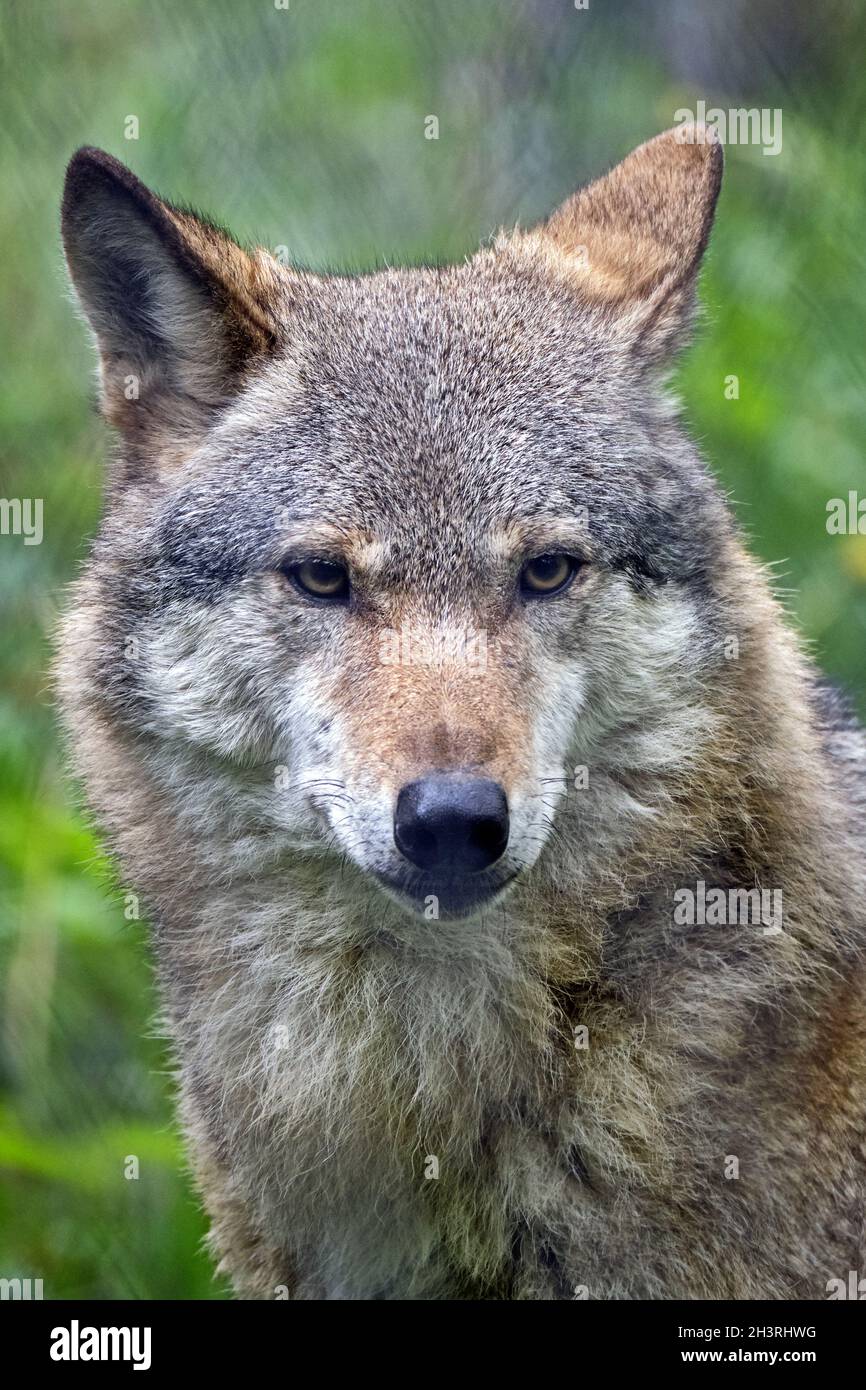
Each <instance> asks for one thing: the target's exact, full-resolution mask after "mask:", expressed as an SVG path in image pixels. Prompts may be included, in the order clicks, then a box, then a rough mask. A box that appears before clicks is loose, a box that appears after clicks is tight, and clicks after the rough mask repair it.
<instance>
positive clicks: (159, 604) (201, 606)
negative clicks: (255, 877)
mask: <svg viewBox="0 0 866 1390" xmlns="http://www.w3.org/2000/svg"><path fill="white" fill-rule="evenodd" d="M721 164H722V156H721V150H720V147H719V145H718V143H717V142H716V141H715V139H714V138H713V136H712V134H711V133H710V132H707V131H703V130H702V129H700V128H692V129H691V130H688V129H687V130H683V129H682V128H680V129H679V130H678V131H676V132H670V133H668V134H666V135H662V136H659V137H658V138H657V139H655V140H652V141H650V142H649V143H648V144H646V145H643V146H641V147H640V148H639V149H638V150H636V151H635V152H634V153H633V154H631V155H630V156H629V157H628V158H627V159H626V160H625V161H624V162H623V163H622V164H621V165H619V166H618V167H617V168H616V169H614V170H613V172H612V173H610V174H608V175H607V176H606V177H604V178H602V179H600V180H598V181H597V182H595V183H593V184H591V185H589V186H588V187H587V188H584V189H582V190H581V191H579V192H578V193H577V194H575V195H574V196H573V197H572V198H570V199H569V200H568V201H567V202H566V203H565V204H564V205H563V206H562V207H561V208H560V209H559V210H558V211H557V212H556V213H554V215H553V216H552V217H550V218H549V219H548V220H547V221H546V222H544V223H543V224H542V225H540V226H537V227H535V228H534V229H532V230H529V231H521V230H517V231H515V232H514V233H512V234H510V235H505V234H503V235H500V237H499V238H498V239H497V240H496V241H495V242H494V243H493V244H492V245H491V246H489V247H485V248H484V249H482V250H481V251H479V252H478V254H476V255H475V256H474V257H472V258H471V259H470V260H468V261H467V262H466V263H465V264H463V265H460V266H457V267H452V268H444V269H443V268H430V267H422V268H418V269H409V270H386V271H381V272H376V273H371V274H367V275H363V276H357V277H354V276H353V277H349V276H340V275H318V274H313V273H309V272H306V271H303V270H299V269H292V268H287V267H285V266H283V265H281V264H280V263H279V262H278V261H277V260H275V259H274V258H273V257H271V256H270V255H269V254H268V253H266V252H265V251H262V250H256V251H254V252H252V253H248V252H247V251H246V250H244V249H242V248H241V247H240V246H239V245H237V244H236V243H235V242H234V241H233V240H231V239H230V238H229V237H228V236H227V235H226V234H225V233H223V232H222V231H220V230H219V229H217V228H216V227H214V226H213V225H211V224H209V223H207V222H204V221H202V220H201V219H200V218H198V217H197V216H195V215H193V214H192V213H190V212H188V211H182V210H180V209H178V208H176V207H173V206H171V205H170V204H168V203H166V202H164V201H162V200H161V199H159V198H157V197H156V196H155V195H154V194H153V193H151V192H150V191H149V190H147V189H146V188H145V187H144V186H143V185H142V184H141V183H139V182H138V180H137V179H135V178H134V177H133V176H132V174H130V173H129V171H128V170H126V169H125V168H123V166H122V165H120V164H118V163H117V162H116V161H115V160H114V159H112V158H111V157H110V156H108V155H105V154H103V153H100V152H99V151H95V150H88V149H85V150H81V151H80V152H79V153H78V154H76V155H75V157H74V158H73V160H72V162H71V164H70V166H69V172H68V177H67V185H66V192H65V198H64V204H63V236H64V243H65V248H66V254H67V258H68V263H69V268H70V273H71V276H72V279H73V282H74V284H75V287H76V289H77V292H78V295H79V298H80V301H81V304H82V306H83V308H84V311H85V313H86V315H87V318H88V320H89V322H90V324H91V326H92V328H93V331H94V333H95V336H96V340H97V344H98V348H99V354H100V360H101V394H102V403H103V409H104V413H105V415H106V417H107V418H108V420H109V421H110V422H111V423H112V424H113V425H114V426H115V427H116V429H117V431H118V436H119V441H120V447H119V450H118V455H117V458H116V460H115V462H114V464H113V468H112V473H111V477H110V484H109V488H108V502H107V508H106V516H105V521H104V524H103V528H102V532H101V535H100V537H99V539H98V541H97V543H96V546H95V549H94V553H93V557H92V560H91V562H90V565H89V568H88V571H87V573H86V575H85V578H84V580H83V581H82V584H81V586H80V589H79V603H78V610H79V612H80V613H81V614H83V613H84V612H89V613H90V614H91V620H90V621H88V622H87V623H86V624H85V623H83V621H82V625H81V626H79V628H78V629H77V630H76V629H75V627H74V623H73V626H72V627H71V628H70V637H69V639H68V643H67V645H68V655H67V670H69V669H70V667H73V666H74V667H75V668H76V670H75V674H74V682H76V683H78V685H79V687H80V688H84V687H85V686H86V702H87V707H88V709H89V710H90V711H91V712H92V713H93V714H94V716H95V717H98V718H99V719H100V720H101V721H103V722H104V723H105V724H106V725H108V724H110V725H111V726H112V727H114V728H118V729H120V730H122V731H124V735H125V737H127V739H128V741H129V744H130V746H131V747H134V749H135V754H136V757H137V758H139V759H140V760H141V762H142V764H143V765H146V767H147V771H148V775H149V776H150V777H151V778H152V779H154V780H155V782H156V783H157V784H158V786H159V787H160V789H161V795H162V796H163V797H164V799H165V803H166V805H167V806H170V807H171V808H172V813H173V814H174V815H175V816H176V817H179V818H181V819H183V820H184V822H185V823H186V824H188V825H193V826H194V827H195V829H196V834H197V835H198V837H199V839H200V840H204V841H208V840H210V841H212V842H213V844H214V845H215V847H216V849H215V854H216V853H217V852H218V854H219V857H220V859H221V862H222V863H223V864H224V865H225V866H226V871H227V872H235V871H237V870H239V869H243V870H244V871H249V870H251V869H253V870H254V869H255V868H256V866H257V865H259V864H262V865H263V864H265V863H268V864H273V863H274V862H277V861H280V859H281V857H285V856H286V855H287V854H289V853H297V854H299V855H303V856H306V857H307V858H311V857H312V858H317V857H318V858H321V859H322V860H324V861H326V862H327V861H331V860H333V861H334V862H335V864H336V863H337V862H339V861H340V860H342V861H343V864H344V866H348V868H349V871H350V874H351V875H354V880H353V881H354V882H357V876H358V874H359V873H360V875H361V876H362V877H363V879H364V880H366V882H367V883H368V884H369V885H373V886H374V892H375V893H379V892H380V891H381V892H382V893H384V894H385V895H386V898H390V900H391V903H392V904H393V903H394V902H395V901H396V903H397V904H398V905H399V906H398V913H399V914H400V919H401V920H407V921H410V920H411V917H412V914H416V915H417V914H421V915H422V916H424V915H426V916H428V917H430V916H433V917H436V916H441V917H442V918H449V917H452V918H456V917H462V916H466V915H470V914H473V913H477V912H479V911H481V910H483V909H484V907H485V905H487V904H489V903H492V902H493V901H495V900H496V899H497V897H498V896H499V895H501V894H504V893H505V892H506V891H507V890H508V889H509V886H510V885H513V884H515V883H516V882H519V881H521V880H525V879H526V877H527V875H529V874H531V873H532V872H534V871H535V870H534V868H533V866H536V868H537V861H539V860H540V859H541V860H542V861H543V859H544V856H545V850H546V847H547V848H549V846H550V844H551V841H552V838H554V837H556V835H557V833H561V831H559V832H558V826H560V825H561V823H562V820H561V818H562V816H563V815H564V814H565V813H566V808H567V807H569V806H572V814H577V815H578V816H579V814H580V813H579V809H577V808H579V805H580V797H581V795H582V794H583V793H584V792H585V791H586V790H587V782H592V783H593V784H594V796H595V797H596V805H597V803H598V798H599V797H600V796H602V797H603V796H605V795H606V796H607V797H608V802H609V807H610V809H611V811H612V812H613V814H614V815H615V814H617V808H619V810H621V811H623V812H624V811H625V809H626V808H628V809H629V811H631V812H634V811H635V808H636V807H637V811H638V812H639V811H640V809H641V807H640V789H639V788H640V778H641V777H642V776H643V777H646V776H650V777H653V778H659V777H663V775H664V773H665V770H666V769H669V768H681V767H682V766H684V765H687V764H688V763H689V761H690V759H692V760H693V759H694V758H695V757H696V750H698V749H699V747H700V745H701V743H702V742H703V741H704V740H705V738H706V736H707V734H708V725H709V724H710V723H711V722H712V715H711V713H710V712H708V710H707V706H706V701H705V700H704V698H703V693H704V691H705V689H706V686H707V683H708V681H709V680H711V679H712V678H713V677H714V676H717V675H718V674H719V673H720V672H721V671H722V669H723V667H724V652H723V642H724V637H725V634H726V633H728V632H730V631H731V630H732V625H733V624H734V622H735V619H734V618H733V617H732V615H731V609H732V604H733V602H734V597H733V596H732V594H731V593H730V592H729V591H728V590H726V589H725V583H724V579H720V578H719V576H720V575H722V576H723V575H724V573H725V555H726V553H727V552H728V550H729V548H730V545H731V539H730V524H729V522H728V519H727V515H726V511H725V508H724V507H723V505H722V503H721V501H720V499H719V497H718V495H717V493H716V490H715V487H714V485H713V483H712V482H711V481H710V479H709V478H708V476H707V475H706V474H705V472H704V471H703V469H702V468H701V466H700V464H699V463H698V461H697V459H696V456H695V454H694V451H693V449H692V448H691V446H690V445H689V444H688V442H687V441H686V439H685V438H684V436H683V435H682V433H681V432H680V430H679V428H678V425H677V423H676V420H675V416H674V411H673V409H672V406H671V404H670V402H669V401H668V400H667V398H666V397H665V394H664V391H663V389H662V385H663V379H664V375H665V372H666V370H667V369H668V367H669V364H670V360H671V357H672V354H673V353H674V351H675V350H676V348H677V347H678V346H679V345H680V343H681V342H682V341H683V339H684V337H685V332H686V328H687V325H688V321H689V319H690V317H691V314H692V309H693V301H694V287H695V279H696V275H697V270H698V264H699V260H700V257H701V254H702V252H703V250H704V247H705V245H706V241H707V237H708V233H709V228H710V224H711V220H712V216H713V210H714V205H715V201H716V197H717V193H718V188H719V183H720V177H721ZM85 626H86V628H87V636H86V639H85V637H84V636H83V633H84V628H85ZM70 653H71V655H70ZM605 789H606V790H605ZM108 819H109V821H110V820H111V812H110V809H109V811H108ZM592 824H593V821H592V819H591V818H590V820H588V821H586V822H585V824H584V829H583V831H580V830H579V829H574V827H572V839H573V842H576V843H579V839H580V834H581V833H582V834H583V835H584V837H589V838H591V836H592V833H593V831H592ZM575 837H576V841H575ZM384 902H385V900H384V899H383V910H384ZM390 910H392V909H389V911H390Z"/></svg>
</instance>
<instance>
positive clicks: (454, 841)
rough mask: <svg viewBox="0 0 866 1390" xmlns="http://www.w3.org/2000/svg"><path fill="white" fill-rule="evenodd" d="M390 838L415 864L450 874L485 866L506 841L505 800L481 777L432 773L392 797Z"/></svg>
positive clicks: (497, 788)
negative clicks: (392, 836)
mask: <svg viewBox="0 0 866 1390" xmlns="http://www.w3.org/2000/svg"><path fill="white" fill-rule="evenodd" d="M394 841H395V843H396V845H397V848H398V849H399V851H400V853H401V854H403V855H405V857H406V858H407V859H408V860H409V861H410V863H412V864H414V865H415V866H416V868H419V869H424V870H426V871H427V872H430V871H431V870H437V871H443V870H444V871H445V872H446V873H448V874H449V875H452V874H477V873H480V872H481V870H482V869H487V868H489V867H490V865H491V864H495V863H496V860H497V859H498V858H499V857H500V855H501V854H502V853H503V852H504V850H505V846H506V845H507V844H508V802H507V801H506V799H505V792H504V791H503V790H502V788H501V787H500V785H499V783H498V782H491V781H490V780H489V778H486V777H466V776H462V775H457V774H454V773H434V774H432V775H431V776H430V777H422V778H421V779H420V781H418V782H410V783H409V785H408V786H406V787H404V788H403V790H402V791H401V792H400V795H399V796H398V797H397V808H396V810H395V812H394Z"/></svg>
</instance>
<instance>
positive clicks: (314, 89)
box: [0, 0, 866, 1298]
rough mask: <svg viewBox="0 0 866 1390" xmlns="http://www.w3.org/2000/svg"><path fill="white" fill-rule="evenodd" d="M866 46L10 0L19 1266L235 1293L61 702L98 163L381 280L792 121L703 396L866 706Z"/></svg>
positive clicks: (0, 440)
mask: <svg viewBox="0 0 866 1390" xmlns="http://www.w3.org/2000/svg"><path fill="white" fill-rule="evenodd" d="M864 38H866V24H864V12H863V7H862V6H861V5H859V4H858V5H850V4H843V3H841V0H840V3H838V4H835V5H834V4H830V5H826V4H825V5H822V6H820V7H813V6H808V5H806V4H805V3H801V2H799V0H798V2H797V3H790V2H789V3H785V4H782V3H779V4H773V3H765V2H764V0H749V3H746V2H745V0H723V2H722V3H714V2H713V0H672V3H669V4H666V3H648V0H622V3H619V4H614V3H607V4H602V3H600V0H590V5H589V8H588V9H586V10H578V9H576V8H575V6H574V5H573V4H572V3H571V2H570V0H544V3H542V0H536V2H535V3H532V2H531V0H526V2H525V3H519V2H518V0H499V2H498V3H494V2H488V0H426V2H425V3H408V0H407V3H402V4H401V3H385V2H384V0H379V2H378V3H372V0H339V3H337V2H336V0H289V5H288V8H287V9H278V8H276V6H275V5H274V4H273V3H272V0H254V3H253V0H245V2H244V3H237V2H236V0H151V2H150V3H145V2H144V0H113V2H112V0H79V3H77V4H76V5H74V6H73V5H69V4H63V3H62V0H42V3H41V4H40V5H38V6H34V5H32V4H27V3H25V0H7V3H6V5H5V7H4V20H3V36H2V56H0V61H2V74H0V169H2V200H0V240H2V244H3V246H4V252H5V254H4V257H3V261H2V267H0V318H2V323H3V326H4V332H3V342H4V352H3V364H2V372H0V496H3V497H41V498H43V499H44V517H45V536H44V541H43V543H42V544H41V545H39V546H24V545H23V544H22V543H21V540H20V538H15V537H2V538H0V592H2V601H3V606H4V615H3V625H2V637H0V641H2V648H0V665H2V678H3V687H2V697H0V770H2V771H0V967H2V974H0V1275H3V1276H6V1277H14V1276H16V1275H17V1276H20V1277H27V1276H30V1277H34V1278H43V1280H44V1283H45V1293H46V1296H48V1297H62V1296H81V1297H91V1298H111V1297H124V1296H131V1297H142V1298H152V1297H160V1296H161V1297H178V1298H197V1297H215V1296H220V1295H221V1294H222V1293H223V1292H224V1290H222V1289H221V1287H220V1286H219V1284H218V1283H216V1282H215V1281H214V1280H213V1277H212V1274H211V1269H210V1263H209V1261H208V1259H207V1258H206V1257H205V1256H204V1255H203V1253H202V1251H201V1248H200V1243H201V1237H202V1234H203V1229H204V1226H203V1221H202V1218H201V1216H200V1214H199V1212H198V1207H197V1203H196V1200H195V1197H194V1194H193V1193H192V1192H191V1190H190V1188H189V1185H188V1181H187V1178H186V1175H185V1169H184V1163H183V1157H182V1154H181V1150H180V1146H179V1143H178V1140H177V1136H176V1131H175V1126H174V1120H173V1114H172V1105H171V1095H170V1092H171V1087H170V1082H169V1077H168V1073H169V1065H170V1064H169V1059H168V1058H167V1056H166V1053H165V1050H164V1047H163V1045H162V1044H161V1043H160V1042H159V1041H158V1039H157V1038H156V1037H155V1036H154V1028H153V1023H152V1020H153V1016H154V1013H155V999H154V995H153V988H152V983H151V971H150V963H149V960H148V953H147V945H146V935H145V931H144V928H143V926H142V925H141V924H139V923H137V922H128V921H127V920H126V919H125V916H124V899H123V896H122V893H121V892H120V891H119V889H118V888H117V886H113V885H112V883H111V878H110V874H109V872H108V870H107V868H106V866H105V864H104V862H103V861H102V860H101V859H100V853H99V849H98V846H97V842H96V839H95V838H94V836H93V835H92V834H91V831H90V829H89V828H88V825H87V822H86V818H85V817H84V816H83V815H82V813H81V811H80V809H79V807H78V805H77V803H76V802H75V799H74V793H73V792H72V791H71V790H70V789H69V788H68V786H67V784H66V782H65V779H64V776H63V769H62V754H61V752H60V745H59V740H58V737H57V735H56V732H55V728H54V723H53V718H52V713H51V696H50V679H49V676H48V675H47V674H46V673H47V671H48V669H49V664H50V634H51V630H52V626H53V623H54V618H55V614H56V611H57V609H58V607H59V605H60V604H61V603H62V589H63V585H64V583H65V582H66V581H67V580H68V579H69V578H70V577H71V576H72V575H73V574H74V573H75V571H76V568H77V566H78V565H79V563H80V561H81V559H82V557H83V555H84V554H85V551H86V546H87V541H88V537H89V536H91V535H92V533H93V531H94V528H95V526H96V524H97V518H98V513H99V507H100V479H101V459H102V457H103V456H104V450H105V446H106V441H105V435H104V431H103V428H102V427H101V425H100V424H99V422H98V421H97V419H96V418H95V416H94V414H93V412H92V411H91V410H90V409H89V408H88V398H89V397H90V396H91V395H92V392H93V363H92V359H91V354H90V349H89V346H88V343H87V338H86V334H85V332H84V329H83V327H82V326H81V325H80V323H79V322H78V321H77V319H76V317H75V314H74V312H73V309H72V306H71V303H70V301H69V296H68V293H67V290H66V288H65V280H64V272H63V265H62V257H61V253H60V248H59V241H58V233H57V209H58V200H59V195H60V189H61V185H62V179H63V169H64V165H65V163H66V160H67V159H68V157H69V155H70V154H71V152H72V151H73V149H75V147H76V146H77V145H79V144H83V143H87V144H96V145H101V146H103V147H104V148H106V149H108V150H110V151H111V152H112V153H114V154H116V155H118V156H119V157H120V158H121V159H123V160H124V161H125V162H127V163H129V164H130V165H131V166H132V167H133V168H134V169H135V171H136V172H137V173H138V174H139V175H140V176H141V177H142V178H144V179H145V180H146V181H148V182H150V183H151V184H152V185H154V186H155V187H156V188H157V189H158V190H159V191H161V192H162V193H164V194H166V195H168V196H173V197H175V198H176V199H179V200H181V201H184V202H188V203H192V204H194V205H198V206H202V207H204V208H206V209H207V210H208V211H210V212H212V213H214V214H215V215H216V216H217V217H218V218H219V219H220V220H221V221H224V222H225V223H227V224H228V225H229V226H231V227H232V228H233V229H234V230H235V231H236V232H237V233H238V234H239V235H240V236H242V237H244V238H249V239H255V240H260V241H261V242H263V243H264V244H265V245H269V246H271V247H277V246H287V247H288V248H289V252H290V254H291V255H292V256H293V257H294V258H296V259H298V260H300V261H303V262H305V263H308V264H313V265H316V266H320V267H326V266H339V267H341V268H353V267H358V266H361V267H363V266H369V265H371V264H374V263H380V262H382V261H387V262H393V261H395V260H397V259H403V260H405V259H417V260H420V259H429V258H433V259H445V258H455V257H461V256H463V255H464V254H466V253H467V252H468V251H469V250H471V249H472V248H473V247H474V245H475V244H476V243H477V241H478V240H479V239H481V238H483V237H484V236H486V235H487V234H489V232H490V231H491V230H492V229H494V228H495V227H496V226H497V225H499V224H510V223H513V222H514V221H516V220H520V221H521V222H523V223H526V222H528V221H530V220H531V219H532V218H535V217H537V216H540V215H542V214H543V213H544V212H545V211H547V210H548V209H549V208H550V207H551V206H552V205H553V204H554V203H555V202H556V201H557V200H558V199H560V198H561V197H563V196H565V195H566V194H567V193H568V192H569V191H570V190H571V189H572V188H573V187H574V186H575V185H576V184H577V183H578V182H580V181H582V180H584V179H586V178H588V177H590V176H591V175H592V174H594V173H597V172H600V171H601V170H603V169H604V168H605V167H606V166H607V165H608V164H610V163H613V162H614V161H615V160H616V159H618V158H619V157H621V156H622V155H624V154H625V153H626V152H627V151H628V150H629V149H630V148H631V147H632V146H633V145H635V144H637V143H639V142H640V141H641V140H643V139H645V138H647V137H648V136H650V135H652V134H654V133H655V132H656V131H658V130H661V129H663V128H665V127H667V126H670V125H671V124H673V122H674V113H675V112H676V111H677V109H678V108H681V107H688V108H691V109H694V108H695V106H696V103H697V101H698V100H699V99H703V100H705V101H706V102H707V104H708V105H710V106H713V105H715V106H720V107H722V108H724V109H729V108H730V107H740V106H749V107H750V106H758V107H761V108H771V109H772V108H780V109H781V110H782V112H783V134H784V141H783V149H782V152H781V153H780V154H779V155H778V156H776V157H770V156H766V155H763V154H762V152H761V149H760V148H755V147H744V148H740V147H736V148H729V150H728V162H727V177H726V183H725V188H724V191H723V194H722V200H721V204H720V209H719V218H718V221H717V227H716V232H715V236H714V240H713V245H712V248H711V252H710V255H709V257H708V263H707V268H706V272H705V275H704V279H703V298H704V303H705V305H706V309H707V312H706V315H705V319H704V324H703V327H702V330H701V332H700V334H699V338H698V341H697V343H696V345H695V347H694V349H693V351H692V352H691V354H690V355H689V356H688V357H687V358H686V359H685V360H684V362H683V365H682V367H681V369H680V373H679V384H680V390H681V395H682V398H683V402H684V408H685V413H686V416H687V418H688V419H689V421H690V423H691V425H692V428H693V430H694V433H695V435H696V437H697V438H698V439H699V441H700V443H701V447H702V449H703V451H704V453H705V455H706V456H707V458H708V459H709V460H710V461H711V462H712V464H713V466H714V467H715V468H716V470H717V472H718V474H719V475H720V477H721V478H722V480H723V482H724V484H725V486H726V487H727V489H728V490H729V492H730V494H731V497H732V501H733V503H734V505H735V507H736V510H737V512H738V514H739V516H740V518H741V519H742V521H743V523H744V525H745V527H746V528H747V530H748V532H749V534H750V536H751V538H752V544H753V546H754V548H755V549H756V551H757V553H758V554H759V555H760V556H762V557H763V558H764V559H765V560H767V561H768V562H772V563H773V564H774V565H777V566H778V568H777V569H776V570H775V571H774V572H775V573H776V575H777V577H779V578H780V582H781V583H782V584H783V585H784V586H785V587H786V588H788V589H790V591H791V593H790V606H791V608H792V611H793V613H794V615H795V617H796V620H797V621H798V623H799V625H800V626H801V629H802V631H803V633H804V635H805V636H806V638H807V639H808V640H809V641H810V643H811V644H812V647H813V650H814V652H815V655H816V657H817V659H818V660H819V661H820V662H821V664H822V665H823V666H824V668H825V669H826V670H827V672H828V673H829V674H830V675H831V676H832V677H834V678H835V679H837V680H838V681H839V682H840V683H842V684H843V685H845V686H847V687H848V688H849V689H850V690H851V691H852V692H853V693H854V694H855V696H857V695H858V694H859V696H860V708H861V710H863V709H866V703H864V701H863V698H862V697H863V695H864V693H866V655H864V653H866V641H864V638H866V536H847V537H831V536H828V534H827V532H826V528H825V515H826V504H827V501H828V500H829V499H830V498H831V497H846V496H847V493H848V490H849V489H852V488H854V489H856V488H859V489H860V495H861V496H862V495H866V467H864V464H863V453H864V450H863V445H864V437H866V428H864V426H866V390H864V375H866V373H864V352H866V348H864V328H863V325H864V323H866V275H864V260H866V253H864V249H863V235H862V229H863V226H864V225H866V162H864V156H863V149H864V141H863V140H862V139H861V136H863V135H864V134H866V119H864V102H863V96H864V79H863V74H862V54H863V52H864ZM431 114H435V115H436V116H437V117H438V119H439V122H440V133H439V139H438V140H435V141H433V140H426V139H425V138H424V121H425V117H426V116H428V115H431ZM130 115H135V116H137V117H138V120H139V124H140V130H139V138H138V139H137V140H127V139H125V138H124V123H125V120H126V118H127V117H128V116H130ZM731 375H736V376H737V377H738V378H739V399H737V400H728V399H726V397H725V379H726V378H727V377H729V376H731ZM128 1155H136V1156H137V1157H138V1160H139V1164H140V1177H139V1178H138V1180H136V1181H129V1180H127V1179H125V1177H124V1164H125V1161H126V1158H127V1156H128Z"/></svg>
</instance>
